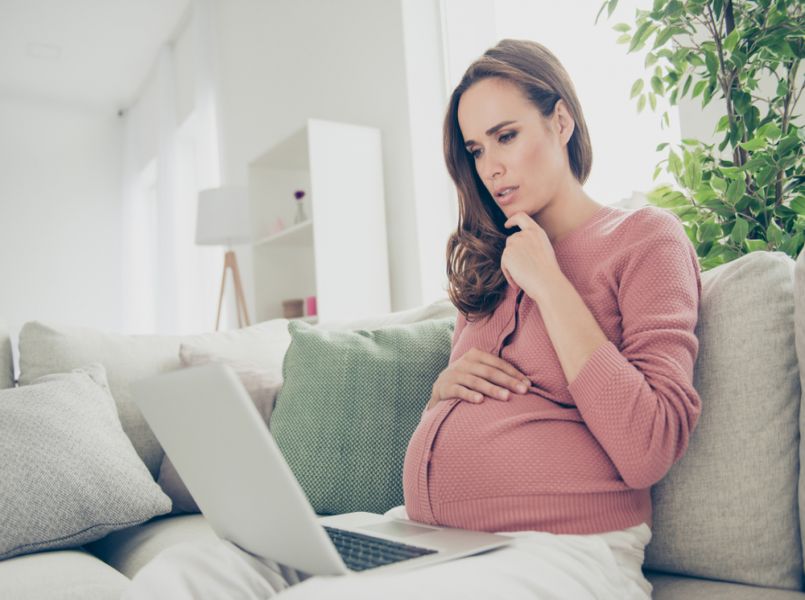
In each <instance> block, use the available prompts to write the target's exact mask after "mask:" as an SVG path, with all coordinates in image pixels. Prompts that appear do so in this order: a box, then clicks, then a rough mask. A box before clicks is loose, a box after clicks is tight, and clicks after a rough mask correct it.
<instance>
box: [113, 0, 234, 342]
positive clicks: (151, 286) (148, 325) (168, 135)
mask: <svg viewBox="0 0 805 600" xmlns="http://www.w3.org/2000/svg"><path fill="white" fill-rule="evenodd" d="M209 16H210V6H209V0H196V1H195V2H194V3H193V5H192V13H191V15H190V18H189V19H188V20H186V25H185V27H184V28H182V31H181V32H180V34H179V36H178V38H177V40H174V41H173V42H171V43H170V44H167V45H165V46H164V47H163V48H162V49H161V50H160V52H159V55H158V57H157V59H156V62H155V64H154V68H153V69H152V72H151V75H150V76H149V78H148V80H147V81H146V82H145V84H144V85H143V87H142V93H141V94H140V97H139V98H138V99H137V101H136V103H135V104H134V105H133V106H132V107H131V108H130V109H129V110H128V111H127V112H126V114H125V116H124V148H123V160H124V163H123V203H124V206H123V219H124V222H123V232H124V240H123V246H124V260H123V265H124V266H123V273H122V275H123V281H124V290H125V302H124V323H125V329H126V330H127V331H129V332H132V333H188V332H193V331H203V330H209V329H210V328H211V327H212V324H213V319H214V310H215V306H216V301H217V289H218V287H217V286H218V283H219V281H218V277H219V276H220V269H221V264H222V260H223V259H222V256H223V249H221V248H207V247H199V246H196V245H195V243H194V237H195V222H196V197H197V193H198V191H199V190H200V189H204V188H207V187H214V186H217V185H219V183H220V164H219V152H218V133H217V121H216V113H215V110H216V108H215V85H214V72H213V62H212V60H211V56H212V55H213V54H214V52H213V40H212V35H211V32H212V27H211V26H210V23H209ZM180 45H181V46H182V48H185V49H189V50H187V51H184V52H179V51H177V48H178V47H179V46H180ZM188 56H189V59H188V58H187V57H188ZM183 82H190V84H189V85H187V84H185V85H182V83H183ZM185 89H189V90H190V92H189V94H185V96H188V95H189V99H188V98H185V97H184V96H183V95H182V94H183V91H184V90H185ZM180 107H187V109H186V110H181V111H180Z"/></svg>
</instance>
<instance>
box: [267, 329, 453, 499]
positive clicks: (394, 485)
mask: <svg viewBox="0 0 805 600" xmlns="http://www.w3.org/2000/svg"><path fill="white" fill-rule="evenodd" d="M454 320H455V319H454V318H452V317H451V318H449V319H438V320H432V321H423V322H421V323H414V324H411V325H396V326H392V327H386V328H383V329H377V330H374V331H363V330H360V331H322V330H321V329H319V328H316V327H311V326H310V325H307V324H305V323H303V322H298V321H291V322H290V323H289V324H288V330H289V331H290V333H291V345H290V346H289V347H288V352H287V353H286V355H285V362H284V363H283V379H284V384H283V386H282V389H281V390H280V393H279V396H278V398H277V405H276V406H275V407H274V413H273V414H272V416H271V433H272V434H273V435H274V439H275V440H276V442H277V446H279V448H280V450H281V451H282V453H283V455H284V457H285V460H286V461H287V462H288V464H289V466H290V467H291V470H292V471H293V473H294V475H295V476H296V479H297V480H298V481H299V483H300V485H301V486H302V489H303V490H304V491H305V493H306V494H307V497H308V499H309V500H310V503H311V504H312V505H313V508H314V510H315V511H316V512H317V513H319V514H340V513H345V512H353V511H368V512H375V513H382V512H385V511H386V510H388V509H390V508H392V507H394V506H397V505H400V504H402V503H403V492H402V466H403V460H404V458H405V451H406V449H407V447H408V440H409V439H410V438H411V435H412V434H413V432H414V429H415V428H416V425H417V423H419V419H420V417H421V416H422V411H423V410H424V408H425V404H426V403H427V401H428V399H429V398H430V393H431V389H432V387H433V382H434V381H436V378H437V377H438V376H439V373H441V372H442V370H444V368H445V367H446V366H447V361H448V359H449V357H450V344H451V340H452V332H453V323H454Z"/></svg>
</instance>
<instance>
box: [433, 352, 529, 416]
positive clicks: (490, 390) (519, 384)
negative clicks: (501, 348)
mask: <svg viewBox="0 0 805 600" xmlns="http://www.w3.org/2000/svg"><path fill="white" fill-rule="evenodd" d="M530 386H531V382H530V381H529V379H528V377H526V376H525V375H524V374H523V373H521V372H520V371H518V370H517V369H516V368H515V367H514V366H512V364H511V363H509V362H506V361H505V360H503V359H502V358H499V357H497V356H495V355H494V354H490V353H489V352H484V351H483V350H478V349H477V348H473V349H471V350H468V351H467V352H466V353H465V354H464V355H463V356H461V358H459V359H458V360H456V361H454V362H452V363H451V364H450V365H449V366H448V367H447V368H446V369H445V370H444V371H442V372H441V373H440V374H439V377H438V378H437V379H436V382H435V383H434V384H433V391H432V393H431V396H430V400H429V401H428V404H427V406H426V407H425V410H428V409H430V408H432V407H433V406H435V405H436V403H437V402H441V401H442V400H454V399H458V400H463V401H465V402H472V403H473V404H479V403H481V402H483V401H484V400H485V399H486V398H491V399H493V400H501V401H507V400H508V399H509V395H510V393H511V392H515V393H518V394H525V393H526V392H528V389H529V387H530Z"/></svg>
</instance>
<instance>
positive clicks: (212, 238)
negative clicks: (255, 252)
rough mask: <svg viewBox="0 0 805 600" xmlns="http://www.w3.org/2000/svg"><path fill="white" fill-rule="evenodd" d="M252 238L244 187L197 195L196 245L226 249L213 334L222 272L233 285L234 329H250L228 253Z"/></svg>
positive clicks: (218, 320) (235, 265) (231, 254)
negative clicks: (228, 272) (235, 321)
mask: <svg viewBox="0 0 805 600" xmlns="http://www.w3.org/2000/svg"><path fill="white" fill-rule="evenodd" d="M251 237H252V232H251V214H250V209H249V194H248V190H247V189H246V188H245V187H234V186H228V187H219V188H213V189H209V190H202V191H201V192H199V194H198V215H197V218H196V244H198V245H200V246H226V247H227V252H226V254H225V255H224V271H223V274H222V276H221V293H220V295H219V297H218V313H217V315H216V317H215V330H216V331H218V327H219V325H220V323H221V306H222V304H223V301H224V288H225V287H226V272H227V271H228V270H229V271H231V272H232V279H233V281H234V284H235V302H236V306H237V312H238V327H243V325H244V324H245V325H250V322H249V313H248V311H247V310H246V298H245V296H244V294H243V285H242V284H241V280H240V271H239V270H238V260H237V257H236V256H235V252H234V250H232V245H233V244H238V243H244V242H249V241H250V240H251Z"/></svg>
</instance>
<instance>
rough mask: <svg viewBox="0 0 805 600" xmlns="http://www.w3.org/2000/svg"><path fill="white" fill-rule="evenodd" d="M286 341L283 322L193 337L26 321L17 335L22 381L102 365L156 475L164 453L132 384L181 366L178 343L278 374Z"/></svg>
mask: <svg viewBox="0 0 805 600" xmlns="http://www.w3.org/2000/svg"><path fill="white" fill-rule="evenodd" d="M289 341H290V336H289V335H288V331H287V321H285V320H284V319H275V320H273V321H265V322H263V323H259V324H257V325H253V326H251V327H247V328H244V329H237V330H234V331H226V332H217V333H208V334H201V335H195V336H160V335H120V334H113V333H103V332H100V331H96V330H94V329H90V328H84V327H59V326H51V325H46V324H44V323H39V322H30V323H26V324H25V325H24V326H23V328H22V331H21V332H20V345H19V349H20V383H22V384H26V383H30V382H31V381H33V380H34V379H36V378H37V377H41V376H42V375H47V374H50V373H62V372H65V371H69V370H71V369H74V368H76V367H80V366H82V365H84V364H88V363H92V362H99V363H101V364H103V365H104V367H106V373H107V377H108V379H109V387H110V388H111V390H112V395H113V396H114V398H115V402H116V403H117V409H118V413H119V414H120V421H121V423H122V424H123V430H124V431H125V432H126V433H127V434H128V436H129V438H130V439H131V441H132V443H133V444H134V447H135V449H136V450H137V453H138V454H139V455H140V457H141V458H142V459H143V462H145V464H146V466H147V467H148V470H149V471H150V472H151V475H152V476H154V477H156V476H157V473H158V471H159V466H160V464H161V463H162V457H163V455H164V453H163V452H162V448H161V447H160V445H159V443H158V442H157V440H156V438H155V437H154V435H153V433H151V430H150V428H149V427H148V425H147V424H146V422H145V420H144V419H143V417H142V415H141V414H140V411H139V410H138V409H137V407H136V406H135V405H134V402H133V400H132V399H131V392H130V389H129V386H130V384H131V382H133V381H136V380H138V379H144V378H146V377H150V376H153V375H157V374H159V373H163V372H166V371H172V370H175V369H178V368H180V366H181V364H180V362H179V346H180V345H181V344H186V345H187V346H188V347H189V348H192V349H195V350H199V351H207V352H212V353H215V354H217V355H220V356H224V357H227V358H231V359H233V360H242V361H252V362H255V363H256V364H257V366H259V367H260V368H261V369H264V370H266V371H270V372H273V373H276V374H277V375H280V374H281V370H282V357H283V355H284V354H285V350H286V348H287V347H288V343H289Z"/></svg>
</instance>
